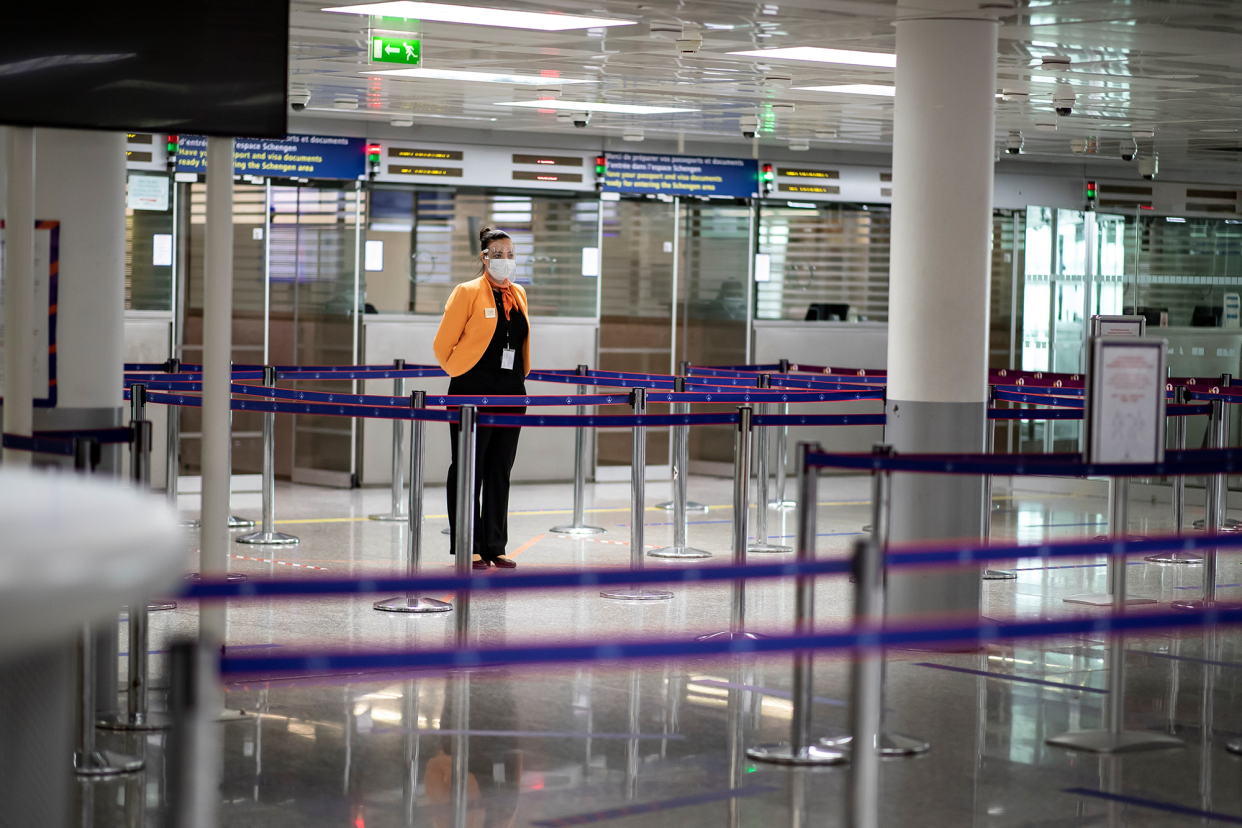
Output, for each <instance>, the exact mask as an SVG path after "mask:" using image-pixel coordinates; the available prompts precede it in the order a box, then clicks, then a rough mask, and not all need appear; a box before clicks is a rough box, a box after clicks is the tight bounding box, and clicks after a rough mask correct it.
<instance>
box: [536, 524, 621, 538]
mask: <svg viewBox="0 0 1242 828" xmlns="http://www.w3.org/2000/svg"><path fill="white" fill-rule="evenodd" d="M548 531H549V532H551V533H553V534H554V535H602V534H604V533H605V532H607V531H608V530H607V529H605V528H603V527H602V526H579V525H577V524H573V523H571V524H570V525H568V526H553V527H552V528H551V529H549V530H548Z"/></svg>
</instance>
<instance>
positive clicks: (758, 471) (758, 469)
mask: <svg viewBox="0 0 1242 828" xmlns="http://www.w3.org/2000/svg"><path fill="white" fill-rule="evenodd" d="M758 384H759V387H760V388H762V389H768V388H771V387H772V377H771V376H769V375H768V374H760V375H759V383H758ZM770 409H771V406H769V405H768V404H767V403H760V404H759V413H760V414H767V413H768V411H769V410H770ZM758 428H759V433H758V435H757V436H756V438H755V445H756V452H755V454H756V462H755V475H756V477H757V478H758V480H757V482H758V486H757V488H756V490H755V542H754V543H752V544H750V545H749V546H748V547H747V550H748V551H750V552H777V553H779V552H792V551H793V547H792V546H784V545H783V544H777V543H768V509H769V508H770V506H771V504H769V503H768V427H767V426H758Z"/></svg>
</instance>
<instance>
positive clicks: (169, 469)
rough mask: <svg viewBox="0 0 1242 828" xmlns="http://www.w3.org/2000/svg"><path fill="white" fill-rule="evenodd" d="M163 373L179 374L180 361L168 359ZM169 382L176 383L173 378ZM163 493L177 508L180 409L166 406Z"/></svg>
mask: <svg viewBox="0 0 1242 828" xmlns="http://www.w3.org/2000/svg"><path fill="white" fill-rule="evenodd" d="M164 373H166V374H179V373H181V360H179V359H170V360H168V361H167V362H165V363H164ZM170 381H172V382H176V381H177V380H176V379H175V378H170ZM164 433H165V443H164V480H165V482H164V493H165V494H166V495H167V497H168V505H169V506H171V507H172V508H173V509H176V508H177V494H178V492H177V483H178V478H179V477H180V475H181V407H180V406H176V405H170V406H168V424H167V426H166V427H165V429H164ZM186 525H187V526H198V521H196V520H195V521H191V522H190V523H188V524H186Z"/></svg>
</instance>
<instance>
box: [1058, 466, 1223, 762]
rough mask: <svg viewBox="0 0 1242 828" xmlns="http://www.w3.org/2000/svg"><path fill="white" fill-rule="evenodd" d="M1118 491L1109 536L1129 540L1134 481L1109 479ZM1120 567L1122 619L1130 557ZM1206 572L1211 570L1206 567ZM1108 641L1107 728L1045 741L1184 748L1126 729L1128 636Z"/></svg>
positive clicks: (1106, 749)
mask: <svg viewBox="0 0 1242 828" xmlns="http://www.w3.org/2000/svg"><path fill="white" fill-rule="evenodd" d="M1109 482H1110V483H1111V484H1113V486H1114V488H1115V492H1114V496H1113V498H1111V500H1112V514H1110V515H1109V521H1108V528H1109V534H1110V535H1112V536H1113V538H1115V539H1117V540H1122V541H1124V540H1125V537H1126V524H1127V522H1128V521H1127V517H1128V505H1129V504H1128V501H1129V499H1130V498H1129V496H1130V479H1129V478H1127V477H1113V478H1110V479H1109ZM1113 557H1115V558H1116V559H1117V560H1116V566H1114V567H1113V577H1112V583H1111V584H1110V586H1111V588H1112V596H1113V615H1114V617H1117V618H1120V617H1122V616H1123V615H1124V614H1125V611H1126V603H1127V602H1126V557H1125V554H1124V553H1121V554H1117V555H1114V556H1113ZM1204 568H1205V569H1206V568H1207V567H1204ZM1109 635H1110V637H1109V642H1108V653H1109V654H1108V659H1109V665H1108V700H1107V702H1106V706H1105V711H1106V715H1105V717H1104V721H1103V723H1102V724H1103V725H1104V726H1103V727H1101V728H1098V729H1096V730H1071V731H1069V732H1067V733H1062V734H1060V735H1058V736H1052V737H1049V738H1048V739H1046V740H1045V741H1046V742H1047V743H1048V744H1050V745H1054V746H1056V747H1063V748H1069V749H1070V750H1085V751H1089V752H1091V753H1122V752H1126V751H1134V750H1159V749H1161V748H1175V747H1181V746H1182V745H1184V744H1185V743H1184V742H1183V741H1182V740H1181V739H1176V738H1174V737H1172V736H1165V735H1164V734H1163V733H1148V732H1145V731H1137V730H1126V729H1125V709H1126V705H1125V699H1126V697H1125V693H1126V646H1125V636H1124V635H1122V634H1121V633H1119V632H1117V631H1115V630H1114V631H1112V632H1110V633H1109Z"/></svg>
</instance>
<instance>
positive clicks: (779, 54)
mask: <svg viewBox="0 0 1242 828" xmlns="http://www.w3.org/2000/svg"><path fill="white" fill-rule="evenodd" d="M729 54H731V55H746V56H748V57H761V58H777V59H778V60H807V61H812V62H814V63H844V64H848V65H849V66H879V67H881V68H885V69H892V68H893V67H894V66H896V65H897V56H896V55H890V54H887V53H885V52H855V51H851V50H849V49H823V48H820V47H819V46H789V47H787V48H784V49H752V50H750V51H746V52H729Z"/></svg>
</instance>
